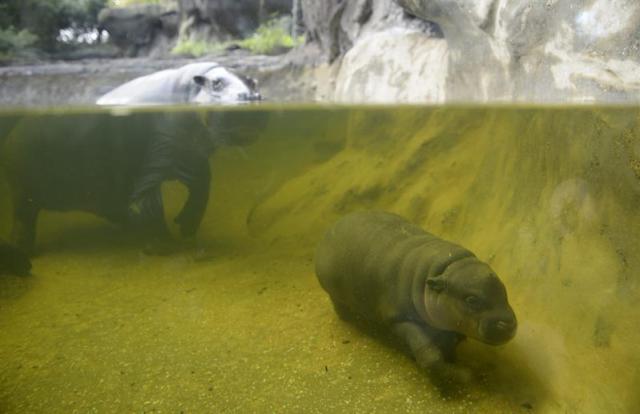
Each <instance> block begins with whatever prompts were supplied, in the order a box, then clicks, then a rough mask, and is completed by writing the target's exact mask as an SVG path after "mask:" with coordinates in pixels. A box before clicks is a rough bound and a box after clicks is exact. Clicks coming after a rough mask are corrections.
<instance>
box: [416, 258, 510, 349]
mask: <svg viewBox="0 0 640 414" xmlns="http://www.w3.org/2000/svg"><path fill="white" fill-rule="evenodd" d="M425 308H426V312H427V316H428V317H429V322H430V324H432V325H433V326H434V327H435V328H438V329H443V330H447V331H455V332H459V333H461V334H463V335H466V336H468V337H471V338H474V339H477V340H479V341H482V342H485V343H487V344H491V345H500V344H503V343H505V342H508V341H509V340H510V339H511V338H513V336H514V335H515V333H516V328H517V325H518V324H517V321H516V316H515V314H514V313H513V310H512V309H511V306H510V305H509V301H508V300H507V291H506V290H505V288H504V285H503V284H502V282H501V281H500V279H498V276H496V274H495V272H494V271H493V270H492V269H491V268H490V267H489V266H488V265H487V264H485V263H483V262H481V261H479V260H478V259H477V258H475V257H467V258H465V259H462V260H457V261H455V262H453V263H452V264H450V265H449V266H447V268H446V269H445V271H444V272H443V273H442V274H441V275H437V276H435V277H433V278H429V279H427V284H426V286H425Z"/></svg>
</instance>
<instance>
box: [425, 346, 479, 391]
mask: <svg viewBox="0 0 640 414" xmlns="http://www.w3.org/2000/svg"><path fill="white" fill-rule="evenodd" d="M415 358H416V362H417V363H418V365H419V366H420V368H422V369H424V370H425V371H427V372H428V374H429V375H430V377H431V379H432V381H433V383H434V384H435V385H436V386H438V387H439V388H440V389H441V390H442V391H443V392H448V390H455V389H459V388H460V386H463V385H465V384H468V383H469V382H470V381H471V379H472V375H471V371H469V370H468V369H467V368H465V367H461V366H458V365H455V364H452V363H450V362H446V361H445V360H444V358H443V356H442V352H441V351H440V350H439V349H438V348H436V347H435V346H425V347H423V348H420V349H419V350H417V351H416V353H415Z"/></svg>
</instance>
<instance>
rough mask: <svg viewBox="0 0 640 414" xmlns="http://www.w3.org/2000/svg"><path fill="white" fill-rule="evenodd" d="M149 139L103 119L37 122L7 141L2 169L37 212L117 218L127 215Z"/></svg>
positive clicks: (20, 128)
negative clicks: (59, 212) (76, 212)
mask: <svg viewBox="0 0 640 414" xmlns="http://www.w3.org/2000/svg"><path fill="white" fill-rule="evenodd" d="M112 119H113V118H111V120H112ZM133 132H135V130H134V131H133ZM148 136H149V135H148V134H144V135H140V134H138V135H136V134H135V133H134V134H130V133H127V130H126V126H125V125H118V124H117V123H116V124H115V125H114V124H113V123H112V122H110V119H109V118H108V117H104V116H102V117H98V116H90V115H86V114H85V115H79V116H67V117H50V116H45V117H39V118H36V119H30V120H28V122H24V123H23V124H21V125H18V126H17V127H16V128H15V130H14V131H13V132H12V133H11V135H10V136H9V137H8V138H7V139H6V141H5V143H4V147H3V150H4V151H3V166H4V168H5V169H6V172H7V177H8V179H9V182H10V183H11V186H12V191H14V192H18V193H19V194H20V195H21V196H26V197H28V198H29V199H30V200H31V201H32V202H34V203H36V205H37V206H38V207H39V208H43V209H48V210H59V211H67V210H82V211H88V212H92V213H95V214H98V215H101V216H105V217H108V218H116V217H119V216H123V214H126V209H127V205H128V202H129V196H130V194H131V191H132V188H133V186H134V183H135V180H136V178H137V175H138V170H139V168H140V164H141V163H142V160H143V159H144V156H145V149H146V146H147V140H148Z"/></svg>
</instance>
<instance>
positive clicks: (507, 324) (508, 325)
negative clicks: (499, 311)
mask: <svg viewBox="0 0 640 414" xmlns="http://www.w3.org/2000/svg"><path fill="white" fill-rule="evenodd" d="M512 326H513V323H511V322H506V321H498V322H497V323H496V328H498V329H499V330H501V331H506V330H508V329H511V327H512Z"/></svg>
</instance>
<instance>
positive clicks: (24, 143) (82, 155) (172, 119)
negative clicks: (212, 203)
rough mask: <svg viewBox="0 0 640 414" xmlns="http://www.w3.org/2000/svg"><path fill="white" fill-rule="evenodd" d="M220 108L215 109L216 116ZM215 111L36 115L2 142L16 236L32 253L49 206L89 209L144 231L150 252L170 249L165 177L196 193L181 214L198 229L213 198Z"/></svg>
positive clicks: (183, 222)
mask: <svg viewBox="0 0 640 414" xmlns="http://www.w3.org/2000/svg"><path fill="white" fill-rule="evenodd" d="M213 115H216V114H211V116H213ZM201 118H202V119H205V120H206V119H208V118H210V114H209V113H196V112H177V113H169V114H164V113H160V112H158V113H151V112H142V113H133V114H131V115H130V116H128V117H112V116H110V115H109V114H105V113H70V114H66V115H64V116H59V115H56V114H44V115H34V116H32V117H25V119H24V120H23V121H22V122H20V123H19V124H17V125H16V127H15V128H14V129H13V130H12V132H11V133H10V134H9V136H8V137H7V138H6V139H5V140H4V142H0V168H3V169H4V175H5V176H6V178H7V181H8V183H9V187H10V189H11V196H12V206H13V217H14V221H13V230H12V234H11V243H13V244H14V245H15V246H17V247H18V248H19V249H20V250H22V251H24V252H25V253H31V252H32V251H33V248H34V243H35V237H36V221H37V218H38V215H39V212H40V211H42V210H54V211H78V210H79V211H85V212H90V213H93V214H96V215H98V216H100V217H103V218H105V219H107V220H109V221H110V222H113V223H116V224H120V225H122V226H124V227H127V228H130V229H132V230H134V231H135V232H136V233H138V234H141V235H144V236H145V238H147V239H148V240H149V242H150V244H149V245H148V246H147V252H149V253H156V254H161V253H168V250H167V249H168V248H170V247H171V245H172V243H171V241H172V240H171V237H170V234H169V231H168V228H167V226H166V223H165V221H164V220H165V218H164V209H163V202H162V193H161V185H162V183H163V182H166V181H170V180H178V181H180V182H181V183H182V184H184V186H185V187H186V188H187V189H188V191H189V197H188V199H187V201H186V203H185V205H184V207H183V208H182V211H181V212H180V213H179V215H178V216H177V217H176V219H175V221H176V222H177V223H179V225H180V229H181V232H182V235H183V236H187V237H189V236H193V235H194V234H195V233H196V230H197V228H198V226H199V224H200V221H201V220H202V217H203V215H204V212H205V209H206V207H207V203H208V199H209V185H210V170H209V155H210V154H211V153H212V152H213V151H214V149H215V146H216V140H217V135H216V134H215V132H214V131H212V130H210V129H208V128H207V127H206V125H204V124H203V121H202V120H201Z"/></svg>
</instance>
